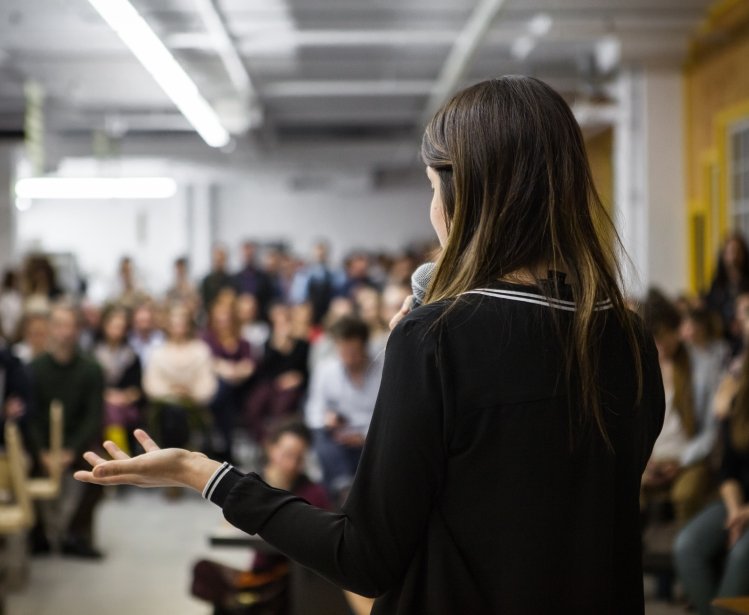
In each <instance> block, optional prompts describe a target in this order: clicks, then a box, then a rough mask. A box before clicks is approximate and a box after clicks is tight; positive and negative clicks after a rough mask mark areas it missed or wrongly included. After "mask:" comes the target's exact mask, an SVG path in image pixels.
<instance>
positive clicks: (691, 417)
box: [642, 291, 718, 524]
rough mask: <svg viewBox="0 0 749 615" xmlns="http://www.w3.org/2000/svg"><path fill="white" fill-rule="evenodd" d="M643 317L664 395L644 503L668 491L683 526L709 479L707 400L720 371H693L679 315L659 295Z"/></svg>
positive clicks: (712, 427)
mask: <svg viewBox="0 0 749 615" xmlns="http://www.w3.org/2000/svg"><path fill="white" fill-rule="evenodd" d="M643 317H644V320H645V324H646V326H647V327H648V328H649V329H650V331H651V333H652V334H653V337H654V338H655V344H656V347H657V348H658V358H659V361H660V366H661V373H662V375H663V388H664V391H665V394H666V415H665V418H664V422H663V429H662V430H661V434H660V436H659V437H658V439H657V440H656V442H655V445H654V447H653V453H652V456H651V458H650V461H649V462H648V465H647V468H646V469H645V473H644V475H643V477H642V488H643V490H642V496H643V497H642V499H643V504H644V505H645V506H647V503H648V500H649V499H650V497H651V496H652V495H654V494H657V493H663V492H667V493H668V494H669V497H670V501H671V503H672V504H673V507H674V514H675V516H676V521H677V523H679V524H683V523H685V522H686V521H688V520H689V519H690V518H691V517H692V516H694V515H695V514H696V513H697V512H698V511H699V510H700V509H701V508H702V507H703V506H704V504H705V501H706V499H707V496H708V495H709V493H708V492H709V489H710V481H711V475H710V471H709V467H708V463H707V457H708V455H709V454H710V452H711V451H712V449H713V446H714V443H715V436H716V425H717V424H716V422H715V418H714V416H713V414H712V412H711V407H710V404H711V400H712V395H713V392H714V391H715V389H716V388H717V379H718V372H717V370H713V371H714V373H713V374H712V375H710V374H699V377H696V376H697V375H696V374H695V373H694V370H693V366H692V361H691V359H690V355H689V351H688V349H687V346H686V345H685V344H684V342H682V341H681V339H680V336H679V328H680V325H681V315H680V314H679V311H678V310H677V309H676V307H675V306H674V305H673V304H672V303H671V302H670V301H669V300H668V299H667V298H666V297H664V296H663V295H661V294H660V293H658V292H657V291H651V292H650V293H649V295H648V299H647V301H646V302H645V303H644V305H643Z"/></svg>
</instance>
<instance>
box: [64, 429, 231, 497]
mask: <svg viewBox="0 0 749 615" xmlns="http://www.w3.org/2000/svg"><path fill="white" fill-rule="evenodd" d="M134 435H135V438H136V439H137V440H138V442H140V444H141V446H143V449H144V450H145V451H146V452H145V453H143V454H142V455H137V456H135V457H130V456H129V455H128V454H127V453H125V452H124V451H122V450H121V449H120V448H119V447H118V446H117V445H116V444H115V443H114V442H110V441H106V442H104V448H105V450H106V451H107V452H108V453H109V454H110V455H111V457H112V460H111V461H108V460H106V459H104V458H102V457H100V456H99V455H97V454H96V453H94V452H91V451H87V452H86V453H84V454H83V458H84V459H85V460H86V461H87V462H88V463H90V464H91V468H92V469H91V470H80V471H78V472H76V473H75V474H74V477H75V478H76V479H77V480H79V481H82V482H85V483H95V484H97V485H135V486H136V487H175V486H176V487H191V488H192V489H195V490H197V491H202V489H203V487H204V486H205V484H206V483H207V482H208V480H209V479H210V477H211V476H212V474H213V472H214V471H215V470H216V468H218V467H219V465H220V464H219V463H218V462H217V461H213V460H212V459H208V457H206V456H205V455H203V454H202V453H192V452H190V451H186V450H184V449H181V448H165V449H162V448H159V446H158V445H157V444H156V442H154V441H153V440H152V439H151V437H150V436H149V435H148V434H147V433H146V432H145V431H143V430H142V429H136V430H135V432H134Z"/></svg>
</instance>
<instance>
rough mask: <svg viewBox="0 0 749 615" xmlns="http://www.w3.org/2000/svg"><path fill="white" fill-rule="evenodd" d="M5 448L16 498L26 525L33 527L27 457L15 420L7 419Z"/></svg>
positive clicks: (32, 508) (32, 507)
mask: <svg viewBox="0 0 749 615" xmlns="http://www.w3.org/2000/svg"><path fill="white" fill-rule="evenodd" d="M5 450H6V453H7V456H8V465H9V468H10V481H11V485H12V489H13V496H14V499H15V501H16V504H17V505H18V506H20V508H21V511H22V513H23V518H24V525H25V526H26V527H31V526H32V525H33V524H34V506H33V504H32V502H31V495H30V494H29V490H28V485H27V483H26V481H27V480H28V476H27V472H26V457H25V455H24V451H23V445H22V444H21V435H20V433H19V430H18V425H17V424H16V422H15V421H10V420H8V421H5Z"/></svg>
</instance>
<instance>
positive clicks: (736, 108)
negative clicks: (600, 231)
mask: <svg viewBox="0 0 749 615" xmlns="http://www.w3.org/2000/svg"><path fill="white" fill-rule="evenodd" d="M748 7H749V2H747V1H746V0H721V1H720V2H717V3H716V4H715V5H714V7H713V8H712V9H711V11H710V14H709V15H708V17H707V18H706V20H705V22H704V23H703V25H702V27H701V29H700V31H699V32H698V33H697V35H696V36H695V40H694V43H693V46H692V51H691V57H690V61H689V63H688V65H687V67H686V69H685V80H684V81H685V83H684V96H685V118H686V127H685V130H686V135H685V136H686V140H685V143H686V170H687V198H688V212H687V213H688V219H689V221H690V235H689V249H688V254H689V255H690V267H689V271H690V278H691V279H690V282H691V287H692V290H693V291H695V292H698V291H701V290H704V289H705V285H706V284H707V283H709V280H710V278H711V277H712V272H713V268H714V266H715V255H716V253H717V250H718V248H719V244H720V242H721V240H722V238H723V237H724V236H725V235H726V233H727V232H728V230H729V225H730V213H729V212H728V198H729V193H728V185H727V177H728V161H727V144H726V136H727V131H728V129H729V128H730V125H731V124H732V123H733V122H736V121H737V120H740V119H742V118H746V117H749V10H747V8H748ZM698 229H703V230H704V235H703V236H702V237H697V235H698V234H699V233H698V232H697V231H698Z"/></svg>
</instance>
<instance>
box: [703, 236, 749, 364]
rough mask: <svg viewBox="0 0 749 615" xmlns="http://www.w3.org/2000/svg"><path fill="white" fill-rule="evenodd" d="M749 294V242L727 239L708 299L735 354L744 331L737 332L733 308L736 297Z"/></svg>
mask: <svg viewBox="0 0 749 615" xmlns="http://www.w3.org/2000/svg"><path fill="white" fill-rule="evenodd" d="M745 292H749V248H747V245H746V240H745V239H744V238H743V237H742V236H741V235H739V234H737V233H735V234H733V235H730V236H729V237H728V239H726V241H725V243H724V244H723V247H722V248H721V251H720V254H719V255H718V268H717V270H716V272H715V277H714V278H713V281H712V283H711V284H710V290H709V291H708V292H707V295H706V296H705V301H706V303H707V306H708V307H709V308H710V309H711V310H713V311H714V312H715V313H717V314H718V315H719V316H720V318H721V321H722V324H723V332H724V334H725V336H726V339H727V340H728V341H729V342H730V343H731V348H732V350H733V351H734V353H735V352H737V351H738V347H739V345H740V343H741V332H740V331H739V330H738V329H736V325H735V319H734V308H735V306H736V298H737V297H738V296H739V295H740V294H741V293H745Z"/></svg>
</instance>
